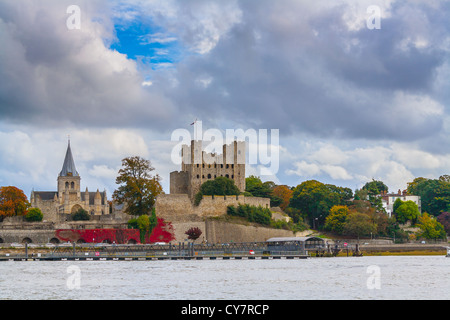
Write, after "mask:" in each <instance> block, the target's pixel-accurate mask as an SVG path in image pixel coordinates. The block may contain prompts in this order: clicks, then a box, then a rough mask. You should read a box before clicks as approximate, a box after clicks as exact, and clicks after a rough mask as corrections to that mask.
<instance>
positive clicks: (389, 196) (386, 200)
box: [380, 189, 422, 217]
mask: <svg viewBox="0 0 450 320" xmlns="http://www.w3.org/2000/svg"><path fill="white" fill-rule="evenodd" d="M380 197H381V203H382V204H383V208H384V210H386V213H387V214H388V215H389V217H391V216H392V213H393V211H394V202H395V200H397V199H400V200H402V201H409V200H411V201H413V202H414V203H415V204H417V206H418V207H419V211H420V212H421V213H422V203H421V200H420V196H414V195H409V194H408V193H407V192H406V190H403V191H401V190H400V189H399V190H398V192H397V193H386V192H384V193H382V194H381V195H380Z"/></svg>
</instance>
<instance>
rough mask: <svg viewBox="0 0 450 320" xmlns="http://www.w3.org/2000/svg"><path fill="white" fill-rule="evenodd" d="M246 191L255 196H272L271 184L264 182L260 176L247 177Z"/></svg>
mask: <svg viewBox="0 0 450 320" xmlns="http://www.w3.org/2000/svg"><path fill="white" fill-rule="evenodd" d="M245 191H246V192H250V193H251V194H252V195H253V196H254V197H261V198H270V196H271V194H272V189H271V184H270V183H263V182H262V181H261V179H260V178H259V177H256V176H250V177H248V178H245Z"/></svg>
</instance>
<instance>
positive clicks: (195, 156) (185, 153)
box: [170, 140, 245, 199]
mask: <svg viewBox="0 0 450 320" xmlns="http://www.w3.org/2000/svg"><path fill="white" fill-rule="evenodd" d="M202 147H203V146H202V141H201V140H200V141H196V140H192V141H191V145H190V146H188V145H183V146H182V149H181V158H182V163H181V171H174V172H171V173H170V194H187V195H188V196H189V198H191V199H193V197H194V196H195V194H196V193H197V192H198V191H199V189H200V186H201V185H202V184H203V183H204V182H206V181H208V180H214V179H215V178H217V177H226V178H230V179H232V180H233V181H234V183H235V184H236V186H237V187H238V188H239V190H240V191H241V192H244V191H245V142H240V141H234V142H232V143H231V144H229V145H224V146H223V152H222V154H216V153H206V152H204V151H203V149H202Z"/></svg>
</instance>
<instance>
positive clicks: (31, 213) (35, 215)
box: [25, 208, 44, 222]
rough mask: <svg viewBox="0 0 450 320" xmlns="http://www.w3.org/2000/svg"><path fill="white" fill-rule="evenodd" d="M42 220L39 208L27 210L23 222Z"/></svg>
mask: <svg viewBox="0 0 450 320" xmlns="http://www.w3.org/2000/svg"><path fill="white" fill-rule="evenodd" d="M43 218H44V215H43V214H42V211H41V209H39V208H31V209H30V210H28V213H27V214H26V215H25V220H27V221H28V222H40V221H42V219H43Z"/></svg>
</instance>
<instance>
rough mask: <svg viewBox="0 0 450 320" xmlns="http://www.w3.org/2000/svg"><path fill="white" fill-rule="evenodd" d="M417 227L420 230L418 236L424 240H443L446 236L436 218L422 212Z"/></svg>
mask: <svg viewBox="0 0 450 320" xmlns="http://www.w3.org/2000/svg"><path fill="white" fill-rule="evenodd" d="M417 226H418V227H419V228H420V229H421V232H420V233H419V236H420V237H422V238H425V239H445V238H446V234H445V230H444V226H443V225H442V224H441V223H439V222H438V221H437V220H436V218H434V217H433V216H430V215H429V214H428V213H426V212H424V213H423V214H422V216H421V217H419V222H418V224H417Z"/></svg>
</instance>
